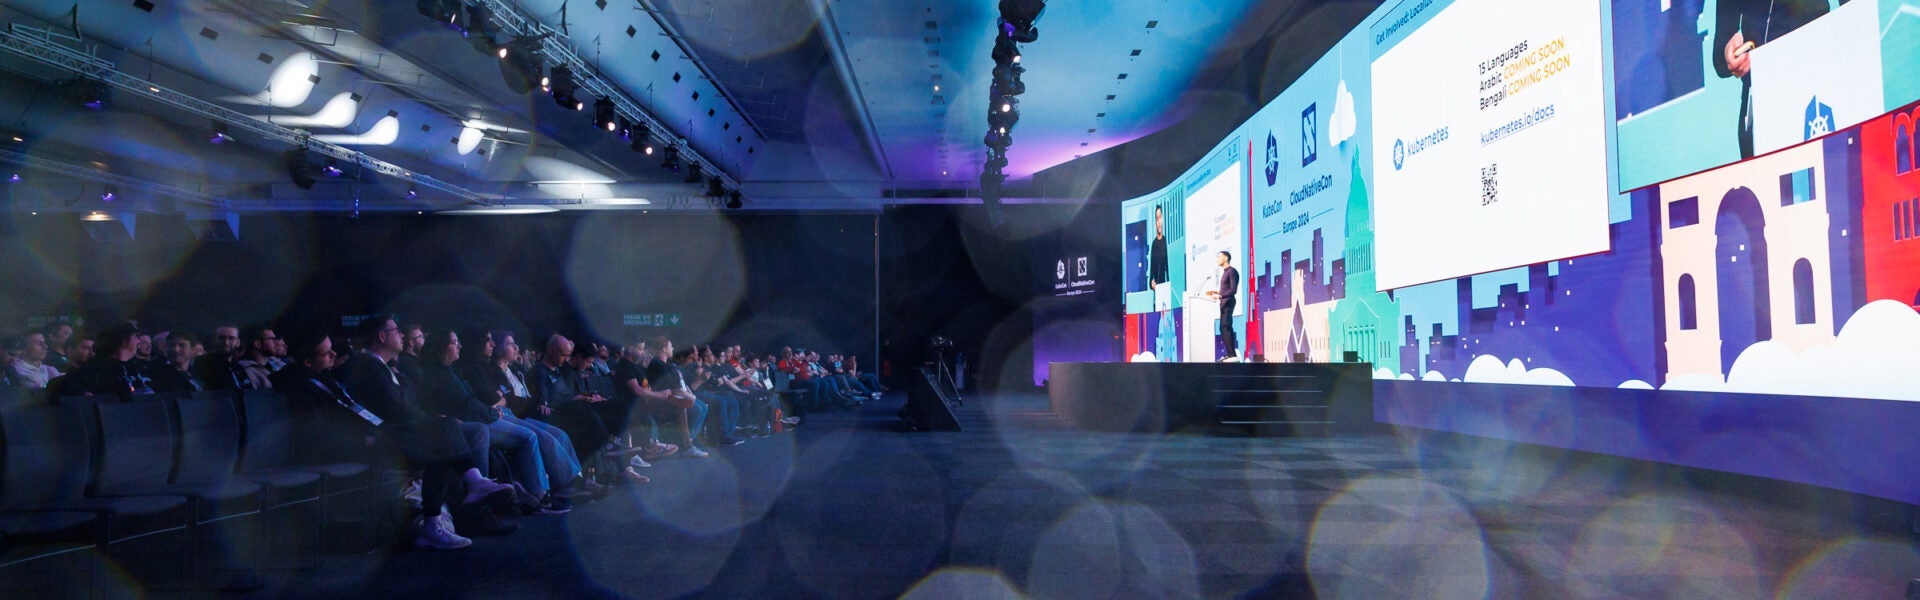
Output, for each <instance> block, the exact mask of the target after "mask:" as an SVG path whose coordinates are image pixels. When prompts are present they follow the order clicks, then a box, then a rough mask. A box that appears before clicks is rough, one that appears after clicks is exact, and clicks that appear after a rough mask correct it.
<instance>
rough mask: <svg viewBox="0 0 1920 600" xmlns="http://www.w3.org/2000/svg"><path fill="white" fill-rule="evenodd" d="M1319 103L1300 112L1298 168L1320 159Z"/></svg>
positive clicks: (1309, 105) (1310, 105)
mask: <svg viewBox="0 0 1920 600" xmlns="http://www.w3.org/2000/svg"><path fill="white" fill-rule="evenodd" d="M1319 139H1320V103H1318V102H1315V103H1313V104H1308V105H1307V109H1306V110H1303V111H1300V166H1302V167H1304V166H1307V165H1310V164H1313V161H1314V160H1315V159H1318V158H1320V144H1319V143H1318V140H1319Z"/></svg>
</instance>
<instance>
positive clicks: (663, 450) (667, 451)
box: [640, 442, 680, 460]
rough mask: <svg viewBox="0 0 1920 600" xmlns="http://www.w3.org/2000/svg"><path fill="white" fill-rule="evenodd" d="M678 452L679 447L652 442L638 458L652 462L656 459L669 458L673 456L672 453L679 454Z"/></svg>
mask: <svg viewBox="0 0 1920 600" xmlns="http://www.w3.org/2000/svg"><path fill="white" fill-rule="evenodd" d="M679 451H680V447H679V446H675V445H673V444H662V443H660V442H653V443H651V444H648V445H647V449H646V451H644V452H641V453H640V456H642V457H645V458H646V459H647V460H653V459H657V458H666V457H669V456H673V453H675V452H679Z"/></svg>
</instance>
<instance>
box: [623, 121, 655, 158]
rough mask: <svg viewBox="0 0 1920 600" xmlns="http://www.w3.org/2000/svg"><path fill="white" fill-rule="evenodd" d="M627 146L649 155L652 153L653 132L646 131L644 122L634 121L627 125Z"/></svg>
mask: <svg viewBox="0 0 1920 600" xmlns="http://www.w3.org/2000/svg"><path fill="white" fill-rule="evenodd" d="M627 140H628V142H630V143H629V145H628V147H630V148H633V151H634V152H639V153H641V154H645V155H649V156H651V155H652V154H653V134H651V133H649V132H648V131H647V125H646V124H645V123H634V124H633V125H631V126H629V127H627Z"/></svg>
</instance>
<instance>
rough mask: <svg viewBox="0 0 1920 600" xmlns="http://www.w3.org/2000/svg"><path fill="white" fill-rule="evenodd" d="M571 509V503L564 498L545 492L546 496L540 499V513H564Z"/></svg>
mask: <svg viewBox="0 0 1920 600" xmlns="http://www.w3.org/2000/svg"><path fill="white" fill-rule="evenodd" d="M572 511H573V503H572V502H568V501H567V499H566V498H561V497H559V496H555V495H553V494H547V497H545V498H542V499H540V514H543V515H564V514H567V513H569V512H572Z"/></svg>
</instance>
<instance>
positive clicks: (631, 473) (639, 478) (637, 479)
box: [620, 467, 653, 483]
mask: <svg viewBox="0 0 1920 600" xmlns="http://www.w3.org/2000/svg"><path fill="white" fill-rule="evenodd" d="M620 474H621V475H624V476H626V478H627V479H631V480H633V482H634V483H647V482H650V481H653V478H651V477H647V476H645V475H641V474H640V472H639V471H635V470H634V469H633V467H627V468H626V470H623V471H621V472H620Z"/></svg>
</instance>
